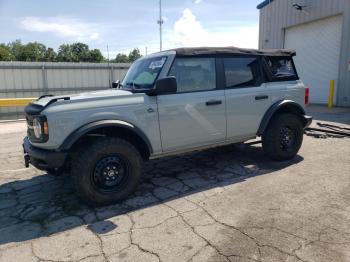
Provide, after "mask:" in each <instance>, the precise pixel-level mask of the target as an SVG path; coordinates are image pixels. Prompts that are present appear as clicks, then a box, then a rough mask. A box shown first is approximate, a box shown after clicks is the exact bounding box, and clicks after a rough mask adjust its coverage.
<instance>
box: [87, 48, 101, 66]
mask: <svg viewBox="0 0 350 262" xmlns="http://www.w3.org/2000/svg"><path fill="white" fill-rule="evenodd" d="M89 57H90V59H89V62H92V63H102V62H104V60H105V58H104V57H103V55H102V53H101V51H100V50H99V49H93V50H90V54H89Z"/></svg>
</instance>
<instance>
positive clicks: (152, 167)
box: [0, 144, 303, 245]
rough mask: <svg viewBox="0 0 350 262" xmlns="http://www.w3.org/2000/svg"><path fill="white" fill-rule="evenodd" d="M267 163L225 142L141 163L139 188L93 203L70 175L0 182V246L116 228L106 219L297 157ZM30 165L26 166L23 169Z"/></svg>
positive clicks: (258, 153) (255, 150)
mask: <svg viewBox="0 0 350 262" xmlns="http://www.w3.org/2000/svg"><path fill="white" fill-rule="evenodd" d="M302 160H303V158H302V157H301V156H297V157H295V158H294V159H293V160H291V161H286V162H272V161H270V160H269V159H268V158H267V157H266V156H265V155H264V153H263V151H262V149H261V147H260V146H248V145H243V144H241V145H230V146H225V147H220V148H214V149H210V150H207V151H202V152H195V153H190V154H187V155H182V156H177V157H167V158H162V159H158V160H151V161H149V162H147V163H145V170H144V177H143V179H142V181H141V183H140V186H139V187H138V190H137V191H136V192H135V193H134V194H133V195H132V196H130V197H129V198H128V199H127V200H125V201H123V202H121V203H118V204H115V205H111V206H107V207H100V208H92V207H89V206H87V205H86V204H85V203H84V202H82V201H81V200H80V199H78V198H77V197H76V195H75V192H74V188H73V187H72V183H71V179H70V177H69V175H64V176H62V177H53V176H49V175H35V176H34V177H32V178H31V179H27V180H18V181H13V182H9V183H6V184H3V185H0V245H4V244H8V243H14V242H22V241H26V240H31V239H36V238H39V237H45V236H50V235H51V234H54V233H58V232H63V231H66V230H69V229H72V228H75V227H78V226H81V225H87V226H88V228H89V229H90V230H91V231H92V232H94V233H95V234H104V233H107V232H109V231H111V230H113V229H115V228H116V227H118V223H114V222H112V221H110V220H108V219H109V218H112V217H115V216H118V215H122V214H128V213H129V212H132V211H135V210H139V209H143V208H146V207H150V206H156V205H159V204H160V203H164V202H166V203H169V202H170V201H173V200H177V199H182V198H186V197H187V196H189V195H193V194H201V193H206V192H208V191H209V190H211V189H218V191H220V190H219V189H224V188H225V187H226V186H228V185H232V184H235V183H241V182H244V181H245V180H247V179H249V178H251V177H255V176H260V175H266V174H269V173H272V172H274V171H277V170H281V169H284V168H287V167H288V166H291V165H294V164H297V163H299V162H300V161H302ZM28 170H30V169H28Z"/></svg>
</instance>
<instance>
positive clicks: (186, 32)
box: [166, 8, 259, 48]
mask: <svg viewBox="0 0 350 262" xmlns="http://www.w3.org/2000/svg"><path fill="white" fill-rule="evenodd" d="M233 22H234V21H232V24H233ZM166 37H167V39H168V42H169V43H170V45H171V47H174V46H186V47H191V46H237V47H246V48H257V46H258V37H259V25H258V24H256V25H255V24H254V25H242V26H228V27H224V28H213V29H211V30H207V29H205V28H204V27H203V25H202V24H201V22H200V21H199V20H198V19H197V17H196V16H195V15H194V14H193V13H192V11H191V10H190V9H189V8H186V9H185V10H184V11H183V12H182V16H181V17H180V18H179V19H178V20H177V21H176V22H175V23H174V26H173V29H172V30H171V31H168V32H167V35H166Z"/></svg>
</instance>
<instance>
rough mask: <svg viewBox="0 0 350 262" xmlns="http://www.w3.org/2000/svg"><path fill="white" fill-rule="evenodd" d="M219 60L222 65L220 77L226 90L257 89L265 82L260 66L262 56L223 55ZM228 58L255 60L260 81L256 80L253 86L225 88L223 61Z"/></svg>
mask: <svg viewBox="0 0 350 262" xmlns="http://www.w3.org/2000/svg"><path fill="white" fill-rule="evenodd" d="M220 58H221V63H222V73H221V74H222V77H223V83H222V85H223V88H224V89H227V90H231V89H242V88H253V87H259V86H261V85H262V84H263V83H265V82H266V79H265V76H264V74H263V66H262V58H263V57H262V56H258V55H223V56H221V57H220ZM229 58H256V59H257V60H258V62H259V71H260V72H259V73H260V76H261V77H260V80H259V81H258V80H256V83H255V84H254V85H246V86H232V87H226V74H225V63H224V59H229Z"/></svg>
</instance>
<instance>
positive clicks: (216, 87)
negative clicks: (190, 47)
mask: <svg viewBox="0 0 350 262" xmlns="http://www.w3.org/2000/svg"><path fill="white" fill-rule="evenodd" d="M177 58H192V59H193V58H213V59H214V66H215V88H213V89H210V90H196V91H187V92H176V93H174V94H170V95H176V94H190V93H201V92H211V91H217V90H220V89H221V88H218V87H219V86H218V61H217V57H216V56H215V55H193V56H192V55H191V56H175V57H174V60H173V61H172V63H171V66H170V67H169V70H168V72H167V74H166V75H167V76H170V75H169V74H170V71H171V69H172V68H173V65H174V63H175V60H176V59H177Z"/></svg>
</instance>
